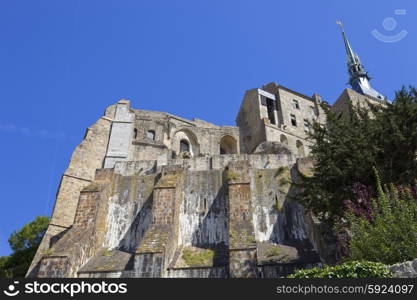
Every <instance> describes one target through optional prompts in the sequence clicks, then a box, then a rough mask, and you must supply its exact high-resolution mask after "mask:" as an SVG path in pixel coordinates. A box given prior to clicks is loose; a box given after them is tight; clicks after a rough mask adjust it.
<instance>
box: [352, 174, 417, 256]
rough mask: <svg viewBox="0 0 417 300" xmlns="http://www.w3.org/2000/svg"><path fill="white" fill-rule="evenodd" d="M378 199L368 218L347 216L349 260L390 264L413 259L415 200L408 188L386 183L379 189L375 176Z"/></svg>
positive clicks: (415, 249)
mask: <svg viewBox="0 0 417 300" xmlns="http://www.w3.org/2000/svg"><path fill="white" fill-rule="evenodd" d="M377 191H378V196H377V197H376V198H375V199H373V201H372V213H371V218H366V217H364V216H361V215H356V214H354V213H353V212H351V213H349V214H348V220H349V223H350V232H351V235H352V237H351V240H350V252H351V253H350V259H353V260H371V261H376V262H381V263H385V264H394V263H398V262H403V261H407V260H412V259H414V258H416V257H417V200H416V198H415V195H413V194H412V189H411V188H409V187H404V186H402V187H396V186H394V185H393V184H390V185H389V186H388V187H385V189H383V187H382V185H381V182H380V179H379V176H377Z"/></svg>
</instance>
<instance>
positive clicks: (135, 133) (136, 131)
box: [133, 128, 138, 139]
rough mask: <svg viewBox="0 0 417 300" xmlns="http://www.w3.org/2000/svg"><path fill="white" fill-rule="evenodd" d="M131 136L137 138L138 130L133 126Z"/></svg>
mask: <svg viewBox="0 0 417 300" xmlns="http://www.w3.org/2000/svg"><path fill="white" fill-rule="evenodd" d="M133 138H134V139H137V138H138V130H137V129H136V128H135V129H133Z"/></svg>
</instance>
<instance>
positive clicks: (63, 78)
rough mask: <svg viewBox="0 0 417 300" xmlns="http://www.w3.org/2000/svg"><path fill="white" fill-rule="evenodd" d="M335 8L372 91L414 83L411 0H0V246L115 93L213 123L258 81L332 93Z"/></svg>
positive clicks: (337, 66)
mask: <svg viewBox="0 0 417 300" xmlns="http://www.w3.org/2000/svg"><path fill="white" fill-rule="evenodd" d="M396 9H405V10H406V13H405V14H402V15H398V14H395V10H396ZM389 17H391V18H394V20H396V22H397V24H396V25H397V26H396V27H395V28H393V27H394V26H393V21H392V20H393V19H386V18H389ZM339 19H340V20H342V21H343V22H344V24H345V28H346V30H347V33H348V35H349V37H350V40H351V43H352V45H353V48H354V50H355V51H356V52H357V53H358V54H359V55H360V57H361V60H362V63H363V64H364V66H365V68H366V69H367V70H368V71H369V72H370V75H371V76H372V77H373V78H374V79H373V80H372V81H371V82H372V84H373V86H374V87H375V88H376V89H377V90H378V91H380V92H382V93H384V94H385V95H387V96H388V97H389V98H392V97H393V95H394V91H395V90H398V89H399V88H400V87H401V86H402V85H410V84H411V85H417V80H416V79H417V58H416V53H417V32H416V29H417V1H415V0H410V1H405V0H404V1H401V0H400V1H399V0H396V1H354V0H350V1H333V0H328V1H324V0H322V1H319V0H318V1H297V0H291V1H279V0H256V1H255V0H251V1H248V0H239V1H237V0H236V1H231V0H229V1H226V0H210V1H208V0H206V1H203V0H200V1H199V0H188V1H186V0H183V1H174V0H165V1H158V0H149V1H145V0H141V1H139V0H117V1H116V0H114V1H110V0H71V1H70V0H60V1H56V0H27V1H21V0H2V1H1V2H0V39H1V40H0V43H1V44H0V45H1V46H0V82H1V88H0V99H1V114H0V139H1V143H0V145H1V147H0V159H1V167H2V171H3V172H1V174H0V183H1V208H0V255H7V254H9V253H10V249H9V247H8V244H7V239H8V236H9V235H10V234H11V233H12V232H13V230H15V229H18V228H20V227H21V226H22V225H24V224H25V223H27V222H29V221H31V220H32V219H34V217H35V216H37V215H50V213H51V210H52V207H53V204H54V201H55V194H56V191H57V188H58V184H59V181H60V178H61V175H62V173H63V172H64V170H65V168H66V166H67V164H68V161H69V158H70V155H71V153H72V151H73V149H74V148H75V147H76V145H77V144H78V143H79V142H80V141H81V139H82V138H83V135H84V133H85V129H86V128H87V127H88V126H90V125H91V124H93V123H94V122H95V121H96V120H97V119H98V118H99V117H100V116H101V115H102V113H103V111H104V109H105V108H106V107H107V106H108V105H110V104H113V103H115V102H116V101H118V100H119V99H121V98H127V99H130V100H131V101H132V105H133V107H135V108H139V109H149V110H159V111H166V112H170V113H173V114H176V115H179V116H182V117H185V118H193V117H196V118H200V119H204V120H207V121H210V122H213V123H216V124H219V125H234V120H235V116H236V113H237V110H238V108H239V105H240V102H241V99H242V96H243V94H244V91H245V90H247V89H251V88H254V87H258V86H260V85H262V84H265V83H268V82H271V81H275V82H278V83H279V84H282V85H284V86H287V87H289V88H291V89H295V90H297V91H299V92H302V93H305V94H307V95H312V94H313V93H318V94H320V95H321V96H322V97H323V98H324V99H325V100H327V101H329V102H330V103H333V102H334V100H335V99H336V98H337V96H338V95H339V94H340V93H341V92H342V90H343V89H344V88H345V87H346V82H347V80H348V78H347V70H346V66H345V63H346V58H345V53H344V48H343V43H342V40H341V35H340V32H339V28H338V27H337V25H336V24H335V21H336V20H339ZM384 20H386V22H385V23H384V24H383V21H384ZM384 25H385V27H384ZM394 25H395V24H394ZM386 28H387V29H391V31H390V30H386ZM374 29H377V30H379V32H380V33H382V34H385V35H388V36H394V35H396V34H398V33H400V32H401V30H406V31H407V32H408V34H407V36H406V37H405V38H403V39H402V40H401V41H398V42H396V43H386V42H382V41H380V40H378V39H376V38H375V37H374V36H373V35H372V34H371V31H372V30H374Z"/></svg>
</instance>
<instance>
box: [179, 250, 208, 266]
mask: <svg viewBox="0 0 417 300" xmlns="http://www.w3.org/2000/svg"><path fill="white" fill-rule="evenodd" d="M213 258H214V251H213V250H211V249H204V250H201V251H193V250H191V249H184V250H183V251H182V259H183V260H184V262H185V263H186V265H188V266H190V267H193V266H206V265H212V264H213Z"/></svg>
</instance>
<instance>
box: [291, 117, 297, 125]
mask: <svg viewBox="0 0 417 300" xmlns="http://www.w3.org/2000/svg"><path fill="white" fill-rule="evenodd" d="M290 118H291V125H292V126H297V119H296V118H295V115H290Z"/></svg>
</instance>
